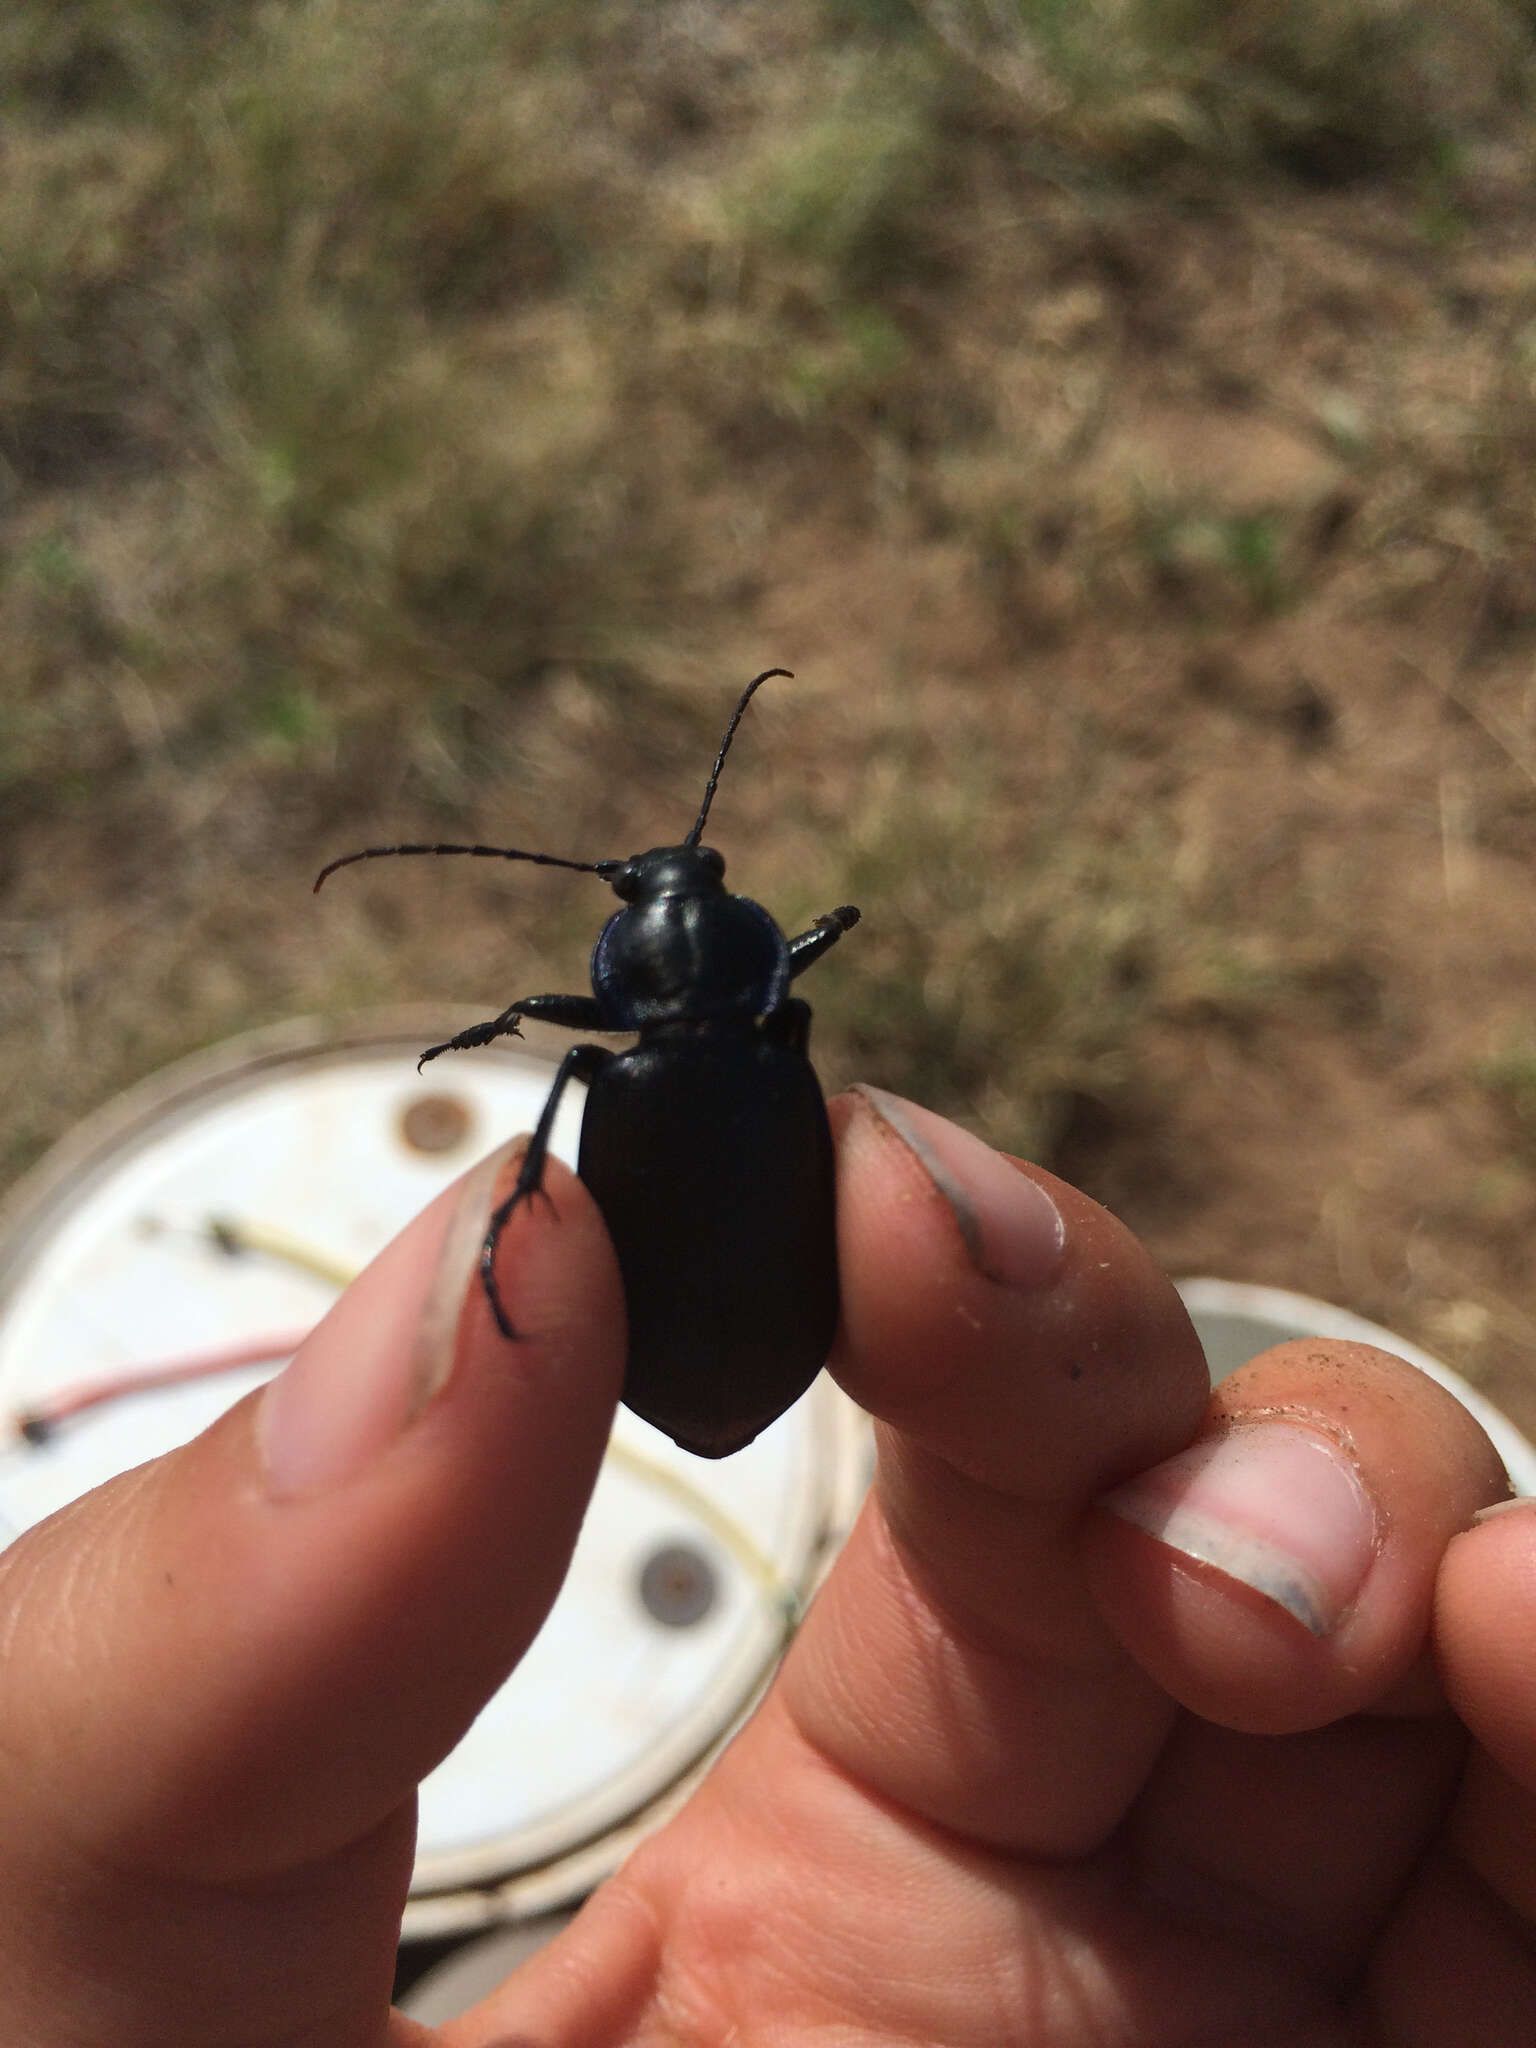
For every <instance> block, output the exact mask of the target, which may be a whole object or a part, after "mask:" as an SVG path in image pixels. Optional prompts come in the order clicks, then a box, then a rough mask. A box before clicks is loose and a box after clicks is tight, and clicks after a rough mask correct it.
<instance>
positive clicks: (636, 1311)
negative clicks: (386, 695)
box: [315, 668, 859, 1458]
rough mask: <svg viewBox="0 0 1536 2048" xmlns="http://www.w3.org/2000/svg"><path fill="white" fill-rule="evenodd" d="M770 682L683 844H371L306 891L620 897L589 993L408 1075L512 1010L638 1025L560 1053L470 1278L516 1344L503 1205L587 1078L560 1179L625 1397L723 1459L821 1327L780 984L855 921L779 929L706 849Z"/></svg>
mask: <svg viewBox="0 0 1536 2048" xmlns="http://www.w3.org/2000/svg"><path fill="white" fill-rule="evenodd" d="M771 676H785V677H790V671H789V670H788V669H783V668H770V669H765V670H764V671H763V673H762V674H761V675H760V676H755V677H754V678H753V680H752V681H751V682H750V683H749V684H748V685H747V687H746V689H745V690H743V692H742V694H741V697H740V699H739V700H738V702H737V705H736V708H735V710H734V711H733V712H732V714H731V718H730V721H729V723H728V724H727V726H726V728H725V736H724V738H723V739H722V740H721V742H720V751H719V753H718V754H717V755H716V756H715V765H714V767H713V769H712V770H711V771H710V776H709V781H708V783H707V784H706V786H705V790H704V801H703V803H702V804H701V805H700V807H699V815H698V817H697V818H696V819H695V820H694V823H693V827H692V829H691V830H690V831H689V833H688V835H687V837H686V838H685V839H684V840H683V842H682V844H681V845H679V846H653V847H652V848H651V850H650V851H649V852H648V853H636V854H632V855H631V856H630V858H629V859H628V860H599V861H579V860H563V859H561V858H559V857H558V856H557V855H554V854H548V853H527V852H524V851H522V850H521V849H520V848H517V847H511V846H449V845H437V846H426V845H412V846H370V847H366V848H364V849H363V851H362V852H360V853H348V854H344V855H343V856H342V857H341V859H339V860H333V861H332V862H331V863H330V864H329V866H327V867H325V868H323V869H322V870H321V872H320V874H319V876H318V877H317V878H316V881H315V887H316V889H319V887H320V886H321V884H322V883H323V882H324V881H325V879H326V877H327V876H328V875H331V874H333V873H334V872H335V870H336V869H337V868H341V867H347V866H349V865H350V864H351V863H352V862H354V861H361V860H379V859H383V858H386V857H388V856H390V855H394V854H427V853H430V854H447V853H462V854H474V855H480V856H483V857H485V858H487V859H493V860H527V861H534V862H536V863H537V864H538V865H540V866H542V867H559V868H575V869H578V870H579V871H580V872H582V873H583V874H594V875H600V876H601V877H602V879H603V880H604V881H605V882H607V883H608V885H609V887H610V888H611V889H612V890H613V892H614V894H615V895H616V896H617V897H618V898H619V899H620V902H621V904H622V905H623V908H622V909H620V910H617V911H615V912H614V914H613V915H612V916H611V917H610V918H609V920H608V922H607V923H606V924H605V925H604V926H603V929H602V931H601V933H600V934H599V936H598V940H597V944H596V945H595V946H594V947H593V949H592V993H591V995H589V996H585V995H543V996H522V997H520V998H519V999H518V1000H517V1001H516V1002H514V1003H509V1004H508V1005H507V1007H506V1009H504V1010H503V1011H502V1013H501V1015H500V1016H499V1017H492V1018H491V1019H490V1020H489V1021H488V1022H486V1023H484V1024H472V1025H470V1026H469V1028H468V1029H467V1030H464V1031H460V1032H458V1033H456V1034H455V1036H454V1037H452V1038H449V1039H445V1040H444V1042H443V1043H442V1044H441V1045H433V1046H429V1047H428V1048H427V1050H426V1051H425V1052H424V1053H423V1054H422V1055H421V1058H420V1060H419V1061H418V1062H417V1067H418V1071H419V1070H420V1068H421V1067H422V1066H424V1065H425V1064H426V1062H427V1061H428V1060H435V1059H436V1058H437V1056H438V1055H439V1053H445V1052H459V1051H462V1050H464V1049H466V1048H467V1047H470V1046H477V1045H489V1044H490V1043H491V1041H492V1040H493V1039H497V1038H514V1037H516V1036H517V1035H518V1033H519V1028H520V1027H519V1020H520V1019H521V1018H524V1017H536V1018H539V1019H541V1020H542V1021H543V1022H545V1023H549V1024H559V1025H562V1026H564V1027H566V1028H567V1029H569V1030H572V1031H620V1032H634V1033H636V1034H637V1038H636V1042H635V1044H634V1045H633V1046H631V1047H629V1048H628V1049H627V1050H626V1051H623V1052H617V1053H615V1052H612V1051H610V1050H608V1049H607V1048H606V1047H604V1046H600V1045H574V1046H572V1047H571V1048H570V1050H569V1051H568V1052H567V1053H566V1055H565V1057H564V1058H563V1059H562V1060H561V1062H560V1065H559V1067H558V1068H557V1069H556V1072H555V1078H554V1082H553V1085H552V1086H551V1088H550V1091H549V1096H548V1098H547V1100H546V1101H545V1104H544V1108H543V1111H542V1112H541V1114H540V1116H539V1120H538V1123H537V1125H536V1126H535V1129H534V1133H533V1137H532V1140H531V1142H530V1144H529V1146H528V1151H527V1153H526V1155H525V1157H524V1159H523V1163H522V1167H521V1169H520V1171H519V1173H518V1177H517V1181H516V1183H515V1185H514V1187H513V1190H512V1193H511V1194H510V1195H509V1196H508V1197H507V1199H506V1201H504V1202H503V1203H502V1204H501V1205H500V1206H499V1207H498V1208H497V1209H496V1210H495V1211H494V1212H493V1213H492V1215H491V1219H490V1224H489V1228H488V1229H487V1231H486V1236H485V1242H484V1245H483V1247H482V1249H481V1254H480V1278H481V1282H482V1284H483V1286H484V1288H485V1293H486V1296H487V1299H488V1300H489V1303H490V1306H491V1310H492V1313H493V1314H494V1316H495V1318H496V1322H497V1325H498V1326H499V1328H500V1329H501V1331H502V1334H503V1335H504V1336H506V1337H515V1336H516V1335H517V1332H516V1331H515V1330H514V1328H513V1326H512V1322H511V1319H510V1317H509V1316H508V1314H507V1311H506V1307H505V1304H504V1303H503V1301H502V1299H501V1295H500V1292H499V1290H498V1288H497V1284H496V1266H495V1262H496V1246H497V1243H498V1241H499V1240H500V1237H501V1233H502V1231H503V1230H504V1229H505V1228H506V1225H507V1220H508V1218H509V1217H510V1216H511V1214H512V1212H513V1210H514V1209H515V1208H516V1207H517V1205H518V1203H519V1202H523V1201H527V1200H530V1199H532V1197H533V1196H535V1195H538V1194H542V1193H543V1183H544V1165H545V1160H546V1158H547V1156H548V1152H549V1137H550V1131H551V1129H552V1127H553V1125H554V1120H555V1111H556V1109H557V1108H558V1106H559V1102H560V1097H561V1095H562V1093H563V1092H564V1089H565V1087H566V1084H567V1082H569V1081H571V1080H572V1079H576V1080H581V1081H584V1082H586V1084H587V1103H586V1111H585V1114H584V1116H583V1119H582V1126H581V1146H580V1151H579V1154H578V1157H577V1165H576V1170H577V1172H578V1174H579V1175H580V1177H581V1179H582V1180H583V1181H584V1182H585V1183H586V1185H587V1187H588V1188H589V1189H590V1190H591V1192H592V1194H593V1197H594V1198H595V1200H596V1202H597V1205H598V1207H599V1209H600V1210H601V1211H602V1214H603V1220H604V1222H605V1223H606V1224H607V1226H608V1233H609V1236H610V1237H611V1238H612V1239H613V1246H614V1250H615V1252H616V1253H617V1254H618V1261H619V1270H620V1273H621V1274H622V1276H623V1281H624V1298H625V1303H626V1306H627V1309H628V1315H629V1357H628V1362H627V1365H626V1368H625V1377H624V1400H625V1402H626V1404H627V1405H628V1406H629V1407H630V1408H632V1409H633V1410H634V1412H635V1413H636V1414H637V1415H639V1416H641V1417H642V1418H643V1419H644V1420H645V1421H647V1422H650V1423H654V1424H655V1426H656V1427H657V1428H658V1429H661V1430H664V1431H665V1432H666V1434H667V1435H668V1436H670V1437H671V1438H673V1440H674V1441H675V1442H676V1443H678V1444H680V1445H681V1446H682V1448H683V1449H684V1450H687V1451H693V1452H695V1453H697V1455H698V1456H700V1457H703V1458H724V1457H727V1456H729V1454H730V1453H731V1452H732V1451H739V1450H740V1449H741V1448H742V1447H743V1445H745V1444H749V1443H750V1442H751V1441H752V1439H753V1438H754V1437H755V1436H756V1435H757V1434H758V1432H759V1431H760V1430H762V1429H765V1428H766V1427H767V1426H768V1424H769V1423H770V1422H773V1421H775V1420H776V1419H777V1417H778V1416H780V1415H782V1414H783V1412H784V1410H785V1409H786V1408H788V1407H789V1405H790V1404H791V1402H793V1401H795V1400H798V1398H799V1397H800V1395H801V1394H803V1393H804V1392H805V1390H806V1388H807V1387H808V1386H809V1385H810V1383H811V1381H812V1380H813V1379H814V1378H815V1377H816V1375H817V1373H818V1372H819V1371H820V1370H821V1367H822V1366H823V1364H824V1363H825V1362H826V1357H827V1353H828V1351H829V1350H830V1349H831V1347H832V1338H833V1335H834V1333H835V1331H836V1328H837V1316H838V1292H837V1234H836V1219H835V1212H834V1202H833V1157H832V1135H831V1131H830V1129H829V1127H828V1124H827V1111H826V1105H825V1103H824V1102H823V1100H822V1094H821V1088H820V1084H819V1083H818V1082H817V1079H816V1075H815V1072H814V1070H813V1069H812V1067H811V1063H810V1059H809V1057H808V1046H809V1040H810V1024H811V1010H810V1005H809V1004H808V1003H805V1002H803V1001H801V1000H800V999H799V998H797V997H795V996H792V995H791V994H790V993H789V985H790V983H791V981H793V980H794V979H795V978H796V977H797V976H799V975H801V974H803V973H804V972H805V970H806V968H807V967H809V966H810V965H811V964H812V962H813V961H816V960H819V959H820V958H821V956H822V954H823V953H825V952H826V951H827V950H828V949H829V948H830V947H832V946H835V945H836V943H837V941H838V940H839V939H840V938H841V937H842V936H843V933H844V932H846V931H850V930H851V929H852V928H853V926H854V925H856V924H857V923H858V921H859V913H858V911H857V910H856V909H855V908H854V907H853V905H852V904H848V903H845V904H843V905H841V906H840V907H839V908H838V909H836V910H832V911H829V912H827V914H826V915H825V916H823V917H818V918H817V919H816V921H815V923H814V924H812V925H811V926H810V928H809V929H808V930H806V931H803V932H801V933H799V934H798V936H796V937H795V938H792V939H787V938H786V937H785V936H784V933H783V932H782V931H781V930H780V929H779V927H778V925H777V924H776V923H775V922H774V920H773V918H772V917H770V916H769V914H768V912H767V911H766V910H765V909H764V908H763V907H762V905H761V904H760V903H754V902H753V901H752V900H751V899H750V897H746V896H733V895H731V894H730V893H729V892H728V891H727V889H726V887H725V882H724V876H725V862H724V861H723V860H722V859H721V857H720V855H719V854H718V853H716V852H715V850H714V848H713V847H709V846H704V845H701V844H700V841H701V839H702V836H703V832H704V825H705V821H706V819H707V818H708V816H709V807H710V805H711V803H713V801H714V796H715V790H716V787H717V785H718V783H719V780H720V771H721V768H722V767H723V766H724V763H725V757H726V755H727V753H728V752H729V751H730V745H731V741H732V740H733V739H734V738H735V736H736V728H737V727H738V726H739V725H740V723H741V719H742V714H743V712H744V711H745V710H746V708H747V705H748V704H749V703H750V702H751V700H752V696H753V693H754V692H755V691H756V690H757V689H759V688H760V687H761V685H762V684H763V683H765V682H767V681H768V679H769V678H770V677H771ZM791 680H792V677H791Z"/></svg>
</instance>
